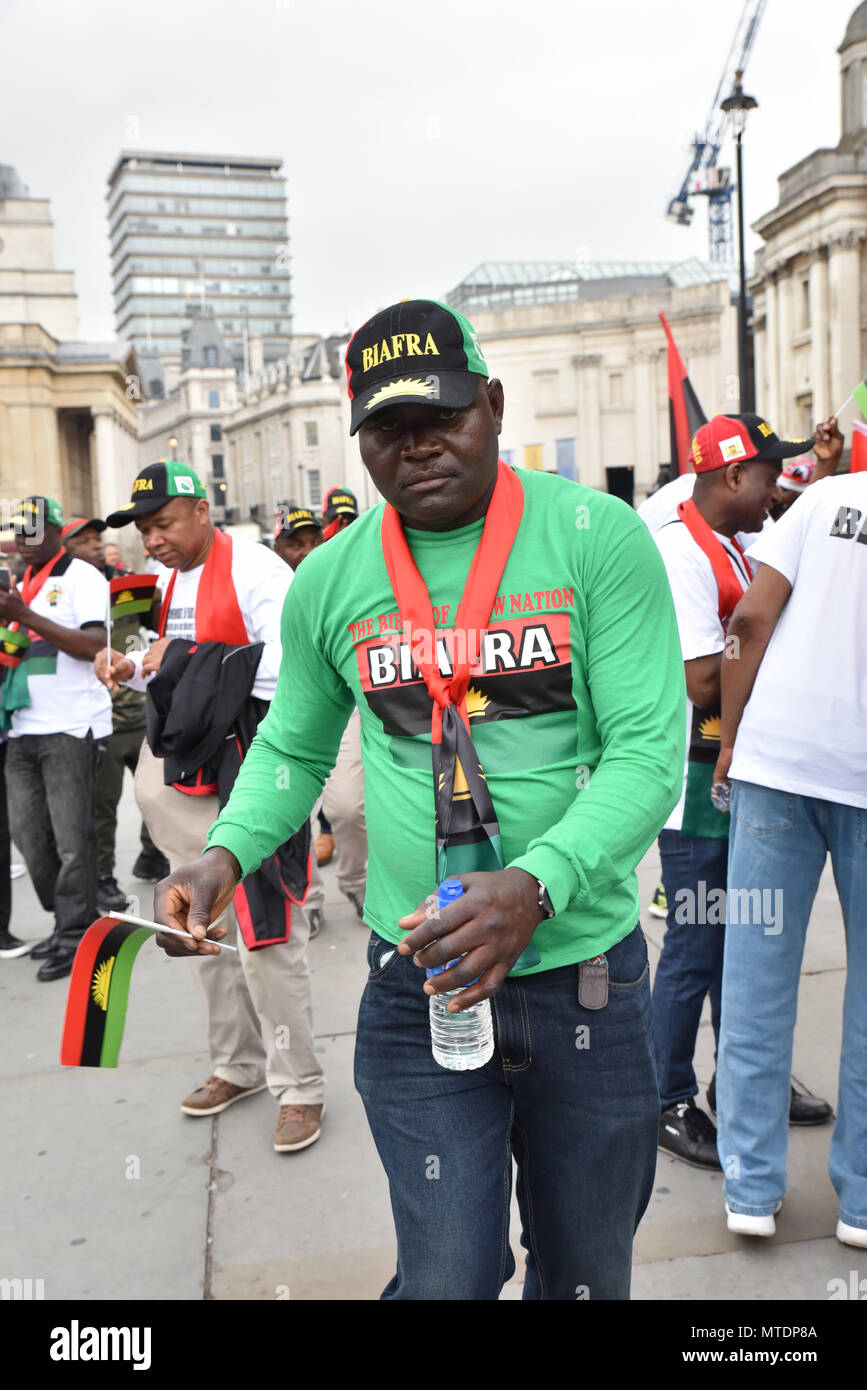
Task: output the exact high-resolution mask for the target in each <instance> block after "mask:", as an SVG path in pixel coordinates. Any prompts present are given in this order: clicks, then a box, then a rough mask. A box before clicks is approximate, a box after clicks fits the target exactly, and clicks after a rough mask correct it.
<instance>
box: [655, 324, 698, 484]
mask: <svg viewBox="0 0 867 1390" xmlns="http://www.w3.org/2000/svg"><path fill="white" fill-rule="evenodd" d="M659 317H660V318H661V319H662V326H663V328H664V329H665V336H666V338H667V339H668V423H669V429H670V430H671V461H672V463H676V464H677V471H678V473H688V472H689V446H690V444H691V443H692V437H693V435H694V434H695V432H696V430H697V429H698V427H699V425H706V424H707V416H706V415H705V413H704V411H703V410H702V408H701V403H700V402H699V399H698V396H697V395H696V394H695V391H694V390H693V389H692V382H691V381H690V379H689V377H688V376H687V373H686V367H685V366H684V362H683V358H682V357H681V355H680V353H679V352H678V350H677V343H676V342H675V341H674V338H673V337H672V335H671V329H670V328H669V326H668V320H667V318H666V317H665V314H660V316H659Z"/></svg>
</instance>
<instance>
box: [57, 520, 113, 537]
mask: <svg viewBox="0 0 867 1390" xmlns="http://www.w3.org/2000/svg"><path fill="white" fill-rule="evenodd" d="M89 526H92V527H93V529H94V531H99V532H100V533H101V532H103V531H104V530H105V522H104V521H103V520H102V518H101V517H98V516H91V517H86V516H74V517H73V518H72V520H71V521H67V523H66V525H65V526H64V528H63V530H62V531H61V532H60V539H61V540H62V541H68V540H71V539H72V537H73V536H78V535H80V534H81V532H82V531H86V530H87V528H88V527H89Z"/></svg>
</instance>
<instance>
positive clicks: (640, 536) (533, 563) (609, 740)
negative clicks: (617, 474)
mask: <svg viewBox="0 0 867 1390" xmlns="http://www.w3.org/2000/svg"><path fill="white" fill-rule="evenodd" d="M347 372H348V376H349V394H350V397H351V399H352V422H351V432H352V433H353V434H354V433H356V432H358V436H359V443H360V447H361V456H362V459H363V461H364V463H365V465H366V467H367V469H368V471H369V473H370V475H371V478H372V479H373V482H374V483H375V485H376V486H377V488H378V489H379V491H380V492H381V494H382V495H383V496H384V497H385V499H386V502H385V504H382V505H379V506H377V507H374V508H372V509H371V510H369V511H367V512H365V514H364V515H363V516H361V517H360V518H359V519H358V520H357V521H355V522H353V523H352V525H351V526H350V527H349V528H348V530H346V531H345V532H344V533H343V534H341V535H338V536H336V537H335V538H334V539H333V540H332V541H331V542H330V543H329V544H328V545H325V546H320V547H319V548H318V549H316V550H315V551H314V552H313V553H312V554H311V555H310V556H308V558H307V559H306V560H305V562H304V564H303V566H301V568H300V570H299V572H298V574H297V576H296V578H295V581H294V583H293V585H292V589H291V590H290V592H289V595H288V597H287V601H286V606H285V609H284V615H283V661H282V666H281V670H280V679H279V683H278V687H277V691H276V694H275V698H274V701H273V703H272V707H271V711H270V713H269V715H268V717H267V719H266V720H265V721H264V722H263V724H262V725H261V726H260V729H259V732H258V734H257V737H256V740H255V742H254V743H253V745H252V747H251V749H250V752H249V754H248V756H247V758H246V760H245V762H244V765H243V767H242V769H241V772H240V774H239V777H238V780H237V783H236V785H235V788H234V791H233V794H232V796H231V798H230V801H229V803H228V805H227V806H226V807H225V809H224V811H223V813H222V814H221V816H220V818H219V820H218V821H217V823H216V825H215V826H214V827H213V829H212V830H211V833H210V836H209V848H208V851H207V853H206V854H204V855H203V856H202V857H201V858H200V859H199V860H197V861H196V862H195V863H190V864H187V865H184V866H183V867H182V868H181V869H179V870H178V871H177V872H175V873H173V874H172V875H171V876H170V877H169V878H168V879H167V880H166V881H165V882H164V883H163V884H161V885H159V887H158V889H157V896H156V909H155V912H156V917H157V919H158V920H162V921H165V922H166V923H168V924H169V925H172V926H174V927H177V928H180V929H187V928H189V929H190V930H191V931H192V932H193V934H194V935H195V937H196V938H197V942H196V944H195V946H190V945H189V943H184V942H182V941H178V940H176V939H175V938H166V939H162V941H161V944H162V945H163V946H164V948H165V949H166V951H167V952H168V953H169V954H173V955H184V954H186V953H187V951H188V950H196V951H198V952H199V953H201V954H212V953H214V952H217V951H218V949H219V947H218V945H217V944H216V943H217V942H218V941H219V939H220V938H221V936H222V928H221V927H215V928H211V929H210V931H209V932H208V939H205V935H206V930H207V928H208V924H209V923H210V922H212V921H213V920H214V918H215V917H216V916H217V915H218V914H219V912H220V911H221V910H222V908H223V907H224V905H225V904H226V903H227V902H228V901H229V900H230V898H231V895H232V893H233V891H234V889H235V884H236V882H237V880H238V879H239V877H240V876H241V875H243V874H245V873H247V872H248V871H249V870H250V869H251V868H252V867H254V866H255V865H256V864H257V863H258V862H259V861H260V860H261V859H262V857H263V856H264V855H267V854H268V853H270V851H271V850H272V848H273V846H274V845H275V844H276V843H278V842H279V841H280V840H281V839H282V838H284V837H285V836H286V835H287V834H289V833H291V831H292V830H293V829H294V828H296V827H297V826H299V825H302V824H303V823H304V821H305V819H306V817H307V816H308V815H309V814H310V809H311V807H312V805H313V803H314V802H315V800H316V797H317V796H318V794H319V792H320V790H321V788H322V785H323V783H324V781H325V778H326V777H327V775H328V772H329V770H330V769H331V767H332V765H333V764H334V761H335V757H336V754H337V749H338V746H339V742H340V735H341V732H342V730H343V728H344V726H345V725H346V722H347V720H348V718H349V715H350V712H351V710H352V709H353V707H354V706H356V705H357V706H358V708H359V711H360V714H361V726H362V753H363V759H364V764H365V774H366V803H367V825H368V835H369V844H370V858H369V863H368V884H367V898H366V903H365V912H364V916H365V920H366V922H367V923H368V925H369V926H370V927H371V936H370V940H369V944H368V966H369V976H368V983H367V987H366V989H365V991H364V996H363V998H362V1001H361V1008H360V1012H359V1019H358V1032H357V1043H356V1085H357V1087H358V1089H359V1091H360V1092H361V1095H362V1098H363V1100H364V1104H365V1107H366V1110H367V1115H368V1120H369V1122H370V1126H371V1129H372V1132H373V1136H374V1139H375V1142H376V1145H377V1148H378V1151H379V1154H380V1157H381V1158H382V1161H383V1164H384V1166H385V1168H386V1171H387V1173H388V1178H389V1183H390V1187H391V1199H392V1208H393V1211H394V1217H395V1224H396V1228H397V1239H398V1272H397V1274H396V1275H395V1277H394V1279H393V1280H392V1281H391V1283H390V1284H389V1285H388V1288H387V1289H386V1290H385V1293H384V1297H386V1298H388V1299H392V1298H394V1299H415V1300H421V1299H432V1298H445V1299H496V1298H497V1297H498V1296H499V1293H500V1290H501V1288H502V1285H503V1284H504V1283H505V1282H506V1280H508V1279H509V1277H510V1276H511V1274H512V1273H513V1271H514V1267H515V1265H514V1259H513V1257H512V1254H511V1250H510V1247H509V1240H508V1224H509V1222H508V1216H509V1199H510V1188H511V1166H512V1155H513V1154H514V1155H515V1157H516V1159H517V1162H518V1200H519V1204H520V1208H521V1215H522V1223H523V1226H524V1232H525V1234H524V1241H525V1244H526V1246H527V1249H528V1259H527V1275H526V1283H525V1287H524V1297H525V1298H528V1299H531V1298H532V1299H541V1298H545V1299H564V1300H574V1299H575V1297H576V1294H577V1297H579V1298H582V1297H583V1298H587V1297H589V1298H592V1299H623V1298H628V1296H629V1281H630V1268H631V1253H632V1240H633V1235H634V1231H635V1228H636V1226H637V1224H638V1222H639V1220H640V1218H641V1215H642V1213H643V1211H644V1209H645V1207H646V1205H647V1202H648V1199H649V1196H650V1192H651V1188H652V1183H653V1173H654V1166H655V1146H656V1129H657V1114H658V1109H657V1106H658V1101H657V1092H656V1084H655V1078H654V1067H653V1056H652V1045H651V1036H650V1014H649V985H648V964H647V950H646V945H645V942H644V938H643V936H642V933H641V930H640V928H639V927H637V926H636V922H637V920H638V895H637V883H636V876H635V866H636V864H637V863H638V861H639V859H640V858H641V856H642V854H643V853H644V851H645V850H646V848H647V847H648V845H649V844H650V842H651V840H652V839H653V837H654V835H655V834H656V832H657V830H658V829H659V826H660V825H661V824H662V822H663V821H664V819H665V817H666V815H667V814H668V811H669V810H670V809H671V807H672V806H673V804H674V802H675V799H676V797H677V794H678V786H679V782H680V769H681V767H682V757H683V728H684V719H683V674H682V665H681V660H680V649H679V644H678V641H677V629H676V625H675V620H674V613H673V608H672V603H671V597H670V594H669V591H668V585H667V581H666V577H665V571H664V568H663V566H662V563H661V561H660V558H659V555H658V553H657V551H656V549H655V547H654V545H653V542H652V540H651V538H650V536H649V535H648V533H647V530H646V528H645V527H644V526H643V525H642V523H641V522H640V521H638V520H637V518H636V517H635V515H634V513H633V512H632V510H631V508H629V507H627V506H625V505H624V504H623V503H622V502H620V501H619V500H617V499H616V498H613V497H610V496H608V495H606V494H603V493H599V492H595V491H593V490H591V489H588V488H583V487H579V486H578V485H577V484H575V483H572V482H569V481H568V480H566V479H564V478H560V477H556V476H549V475H547V474H544V473H530V472H524V471H522V470H521V471H515V470H512V469H510V468H507V467H506V466H505V465H504V464H503V463H501V462H499V461H498V451H499V450H498V435H499V433H500V429H501V424H502V417H503V388H502V386H501V384H500V383H499V382H498V381H496V380H489V379H488V369H487V366H486V364H485V361H484V358H483V356H482V353H481V349H480V347H479V342H478V338H477V337H476V335H475V333H474V331H473V329H472V326H471V325H470V324H469V323H468V322H467V320H466V319H464V318H463V316H462V315H460V314H459V313H457V312H455V311H454V310H452V309H450V308H449V307H448V306H446V305H443V304H439V303H437V302H435V301H432V300H410V301H403V302H401V303H399V304H394V305H392V306H390V307H389V308H387V309H385V310H383V311H382V312H380V313H378V314H376V315H375V316H374V317H373V318H372V319H371V320H369V321H368V322H367V323H366V324H364V326H363V327H362V328H360V329H359V330H358V332H357V333H356V334H355V336H354V337H353V339H352V341H351V342H350V344H349V348H348V350H347ZM348 576H351V579H348ZM281 765H283V766H284V767H286V766H288V768H289V776H288V778H285V779H284V781H283V784H282V785H283V787H284V788H285V789H284V790H279V791H277V790H275V775H276V771H277V769H278V768H279V767H280V766H281ZM454 874H457V875H458V876H459V878H460V881H461V884H462V885H463V888H464V895H463V896H462V897H461V898H460V899H459V901H457V902H455V903H453V904H452V905H450V906H449V907H448V908H446V909H443V910H442V911H441V912H440V914H439V915H438V916H433V917H432V916H429V915H427V906H426V899H427V896H428V895H429V894H430V893H431V891H432V889H434V887H435V885H436V882H437V881H441V880H442V879H444V878H445V877H447V876H448V875H454ZM449 962H451V963H452V964H451V967H450V968H448V969H445V970H444V971H443V973H442V974H439V975H437V976H436V978H435V979H431V980H429V981H427V983H426V982H425V971H424V967H427V968H432V967H436V966H445V965H447V964H448V963H449ZM463 987H466V988H464V990H463V993H461V994H460V995H459V997H458V998H457V999H456V1000H454V1001H453V1002H452V1004H451V1012H452V1013H455V1012H460V1011H461V1010H463V1009H465V1008H468V1007H470V1006H472V1005H474V1004H477V1003H479V1002H480V1001H482V1000H486V999H492V1000H493V1013H494V1029H495V1039H496V1050H495V1053H494V1056H493V1058H492V1060H491V1061H490V1062H488V1063H486V1064H485V1065H484V1066H483V1067H481V1068H480V1069H478V1070H475V1071H465V1072H453V1071H447V1070H445V1069H443V1068H441V1067H440V1066H439V1065H438V1063H437V1062H436V1061H435V1060H434V1058H433V1055H432V1052H431V1036H430V1026H429V1021H428V1006H429V996H430V995H431V994H434V993H438V994H443V993H448V992H450V991H453V990H457V989H462V988H463ZM531 1213H532V1216H531Z"/></svg>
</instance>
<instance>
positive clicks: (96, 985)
mask: <svg viewBox="0 0 867 1390" xmlns="http://www.w3.org/2000/svg"><path fill="white" fill-rule="evenodd" d="M152 935H153V931H152V930H151V929H150V928H149V927H136V926H133V925H132V924H131V923H129V922H119V921H118V920H117V918H116V917H100V918H99V920H98V921H96V922H94V924H93V926H92V927H88V929H87V931H86V932H85V933H84V936H83V937H82V938H81V941H80V942H79V945H78V950H77V952H76V955H75V960H74V962H73V966H72V975H71V977H70V980H69V994H68V995H67V999H66V1020H65V1022H64V1025H63V1041H62V1043H61V1047H60V1061H61V1064H62V1065H63V1066H64V1067H116V1066H117V1058H118V1053H119V1052H120V1044H121V1041H122V1039H123V1025H124V1022H125V1020H126V1001H127V998H128V997H129V980H130V975H131V974H132V967H133V963H134V961H135V958H136V956H137V955H138V952H139V948H140V947H141V946H143V945H144V943H145V941H146V940H147V938H148V937H149V936H152Z"/></svg>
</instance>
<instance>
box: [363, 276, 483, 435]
mask: <svg viewBox="0 0 867 1390" xmlns="http://www.w3.org/2000/svg"><path fill="white" fill-rule="evenodd" d="M346 375H347V378H348V384H349V399H350V400H351V401H352V418H351V424H350V430H349V433H350V434H355V432H356V430H357V429H358V427H359V426H360V425H363V424H364V422H365V420H370V419H372V418H373V416H374V415H377V414H378V413H379V412H380V411H381V410H385V409H387V408H388V407H389V406H392V405H437V406H439V407H440V408H441V409H443V408H445V409H446V410H463V409H464V408H465V407H466V406H468V405H469V404H470V403H471V401H472V400H473V399H474V398H475V394H476V392H477V390H478V388H479V382H480V381H481V380H487V377H488V375H489V373H488V367H487V363H486V362H485V359H484V357H483V356H482V349H481V346H480V344H479V339H478V335H477V334H476V331H475V329H474V328H473V325H472V324H471V323H470V322H469V321H468V320H467V319H465V318H464V316H463V314H459V313H458V312H457V310H456V309H450V308H449V306H448V305H447V304H441V303H440V301H439V300H438V299H402V300H401V301H400V303H399V304H391V305H390V306H389V307H388V308H387V309H382V310H380V312H379V313H378V314H374V315H373V318H370V319H368V320H367V322H366V323H364V324H362V326H361V328H359V329H358V330H357V331H356V332H355V333H354V334H353V336H352V338H351V339H350V341H349V346H348V347H347V349H346Z"/></svg>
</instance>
